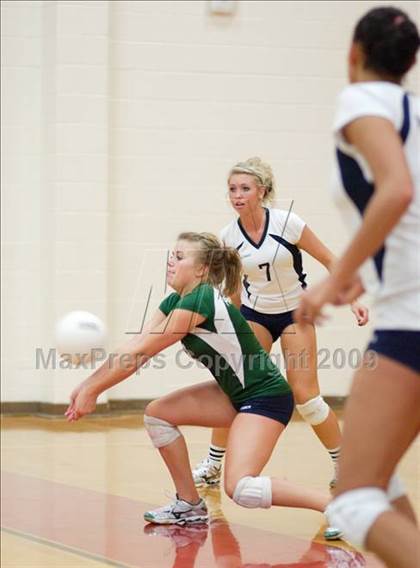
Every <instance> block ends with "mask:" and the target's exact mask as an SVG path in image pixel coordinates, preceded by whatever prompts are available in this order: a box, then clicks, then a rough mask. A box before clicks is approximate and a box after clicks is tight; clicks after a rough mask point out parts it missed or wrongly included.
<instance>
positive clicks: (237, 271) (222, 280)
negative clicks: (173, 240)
mask: <svg viewBox="0 0 420 568" xmlns="http://www.w3.org/2000/svg"><path fill="white" fill-rule="evenodd" d="M178 240H181V241H188V242H192V243H198V244H199V247H200V248H199V250H198V251H197V261H198V262H199V263H201V264H204V265H205V266H207V267H208V276H207V280H208V283H209V284H211V285H212V286H215V287H217V288H219V287H220V286H222V285H223V289H222V294H223V295H224V296H231V295H232V294H234V293H235V292H236V291H237V290H238V289H239V287H240V282H241V270H242V264H241V258H240V256H239V253H238V251H237V250H236V249H234V248H231V247H225V246H224V245H223V244H222V243H221V242H220V241H219V239H218V238H217V237H216V236H215V235H213V234H212V233H192V232H191V233H181V234H180V235H179V236H178Z"/></svg>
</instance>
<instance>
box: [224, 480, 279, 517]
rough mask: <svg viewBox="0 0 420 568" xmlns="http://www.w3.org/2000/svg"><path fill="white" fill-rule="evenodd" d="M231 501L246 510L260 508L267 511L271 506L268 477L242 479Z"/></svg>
mask: <svg viewBox="0 0 420 568" xmlns="http://www.w3.org/2000/svg"><path fill="white" fill-rule="evenodd" d="M232 499H233V500H234V501H235V503H237V504H238V505H241V506H242V507H247V508H248V509H256V508H257V507H262V508H263V509H269V508H270V507H271V504H272V498H271V479H270V478H269V477H251V476H250V475H248V476H247V477H242V479H240V480H239V481H238V483H237V484H236V487H235V491H234V492H233V497H232Z"/></svg>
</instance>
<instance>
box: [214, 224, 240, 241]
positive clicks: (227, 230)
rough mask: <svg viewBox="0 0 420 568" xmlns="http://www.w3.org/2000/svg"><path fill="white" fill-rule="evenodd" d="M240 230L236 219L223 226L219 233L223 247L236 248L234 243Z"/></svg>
mask: <svg viewBox="0 0 420 568" xmlns="http://www.w3.org/2000/svg"><path fill="white" fill-rule="evenodd" d="M239 233H240V230H239V225H238V219H233V220H232V221H231V222H230V223H228V224H227V225H225V226H224V227H223V229H222V230H221V231H220V232H219V238H220V240H221V241H222V243H224V244H225V245H228V246H236V245H235V242H234V241H236V240H237V238H238V236H239Z"/></svg>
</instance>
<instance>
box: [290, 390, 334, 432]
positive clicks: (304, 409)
mask: <svg viewBox="0 0 420 568" xmlns="http://www.w3.org/2000/svg"><path fill="white" fill-rule="evenodd" d="M296 410H297V411H298V412H299V414H300V415H301V416H302V418H303V419H304V420H305V421H306V422H308V424H310V425H311V426H317V425H318V424H321V423H322V422H324V421H325V420H326V419H327V418H328V414H329V412H330V407H329V406H328V404H327V403H326V402H325V400H324V399H323V398H322V396H321V395H318V396H316V397H315V398H311V400H308V401H307V402H305V404H297V405H296Z"/></svg>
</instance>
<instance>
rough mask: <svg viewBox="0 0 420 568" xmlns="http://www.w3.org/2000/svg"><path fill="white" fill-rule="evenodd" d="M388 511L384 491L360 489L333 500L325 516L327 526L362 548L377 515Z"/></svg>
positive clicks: (371, 488) (370, 488) (347, 492)
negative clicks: (334, 528) (338, 531)
mask: <svg viewBox="0 0 420 568" xmlns="http://www.w3.org/2000/svg"><path fill="white" fill-rule="evenodd" d="M390 510H391V505H390V504H389V501H388V497H387V494H386V493H385V491H382V489H379V488H377V487H361V488H359V489H352V490H350V491H346V493H342V494H341V495H339V496H338V497H336V498H335V499H333V500H332V501H331V503H330V504H329V505H328V507H327V509H326V511H325V514H326V516H327V519H328V522H329V524H330V525H331V526H333V527H337V528H339V529H340V530H341V531H342V532H343V535H344V538H345V539H346V540H348V541H349V542H351V543H352V544H354V545H356V546H359V547H362V546H364V545H365V541H366V537H367V534H368V532H369V530H370V528H371V526H372V525H373V523H374V522H375V521H376V519H377V518H378V517H379V515H381V514H382V513H384V512H385V511H390Z"/></svg>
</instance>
